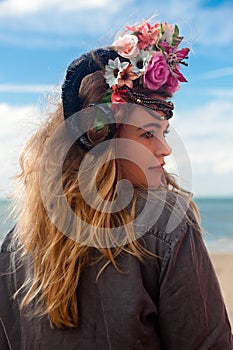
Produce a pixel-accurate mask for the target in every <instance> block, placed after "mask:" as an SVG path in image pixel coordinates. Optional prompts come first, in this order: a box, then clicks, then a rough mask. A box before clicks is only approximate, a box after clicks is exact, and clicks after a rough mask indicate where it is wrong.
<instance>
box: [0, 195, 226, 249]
mask: <svg viewBox="0 0 233 350" xmlns="http://www.w3.org/2000/svg"><path fill="white" fill-rule="evenodd" d="M194 201H195V203H196V204H197V206H198V209H199V211H200V214H201V227H202V229H203V238H204V241H205V244H206V246H207V249H208V251H209V253H233V198H228V197H225V198H194ZM10 210H11V202H10V200H1V199H0V243H1V241H2V240H3V238H4V236H5V235H6V234H7V232H8V231H9V230H10V229H11V228H12V227H13V226H14V222H13V221H12V219H10V218H9V217H8V214H9V212H10Z"/></svg>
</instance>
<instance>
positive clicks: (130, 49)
mask: <svg viewBox="0 0 233 350" xmlns="http://www.w3.org/2000/svg"><path fill="white" fill-rule="evenodd" d="M126 28H127V31H131V33H127V31H126V34H123V35H120V36H118V38H117V39H116V40H115V41H114V43H113V48H114V50H115V51H116V52H117V53H118V55H119V56H121V57H124V58H126V59H127V61H123V62H121V60H120V58H119V57H117V58H115V59H114V60H111V59H109V60H108V64H107V65H106V66H105V74H104V78H105V79H106V82H107V84H108V85H109V86H110V88H111V89H109V90H108V92H107V94H106V96H105V98H104V99H103V102H107V101H109V100H111V101H112V102H115V103H116V102H125V100H124V95H125V93H126V90H125V88H126V89H127V90H128V91H129V90H131V89H132V88H133V86H134V83H133V82H134V81H135V80H136V79H139V82H140V84H141V85H142V86H145V87H147V88H148V89H149V90H153V91H156V90H158V89H160V88H161V87H162V88H163V90H165V91H168V92H170V93H174V92H175V91H177V90H178V89H179V87H180V82H187V80H186V79H185V77H184V76H183V75H182V74H181V73H180V65H181V64H183V65H185V66H187V65H188V64H187V63H186V62H184V61H183V60H184V59H187V58H188V53H189V48H183V49H178V47H179V45H180V43H181V42H182V40H183V37H180V36H179V28H178V26H177V25H175V26H173V25H170V24H167V23H166V22H163V23H160V22H156V23H155V24H154V25H153V26H152V25H150V24H149V23H148V22H146V21H144V22H143V23H142V24H140V25H138V26H126Z"/></svg>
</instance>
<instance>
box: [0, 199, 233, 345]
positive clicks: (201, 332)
mask: <svg viewBox="0 0 233 350" xmlns="http://www.w3.org/2000/svg"><path fill="white" fill-rule="evenodd" d="M170 202H172V201H171V200H170ZM138 203H139V202H138ZM141 205H142V203H140V204H137V208H138V206H139V207H140V206H141ZM172 205H174V202H173V203H172ZM154 210H156V208H155V207H154ZM152 213H153V206H152ZM171 215H172V214H171V211H170V210H169V209H168V208H164V209H163V210H162V214H161V215H160V216H159V219H158V220H157V221H156V222H155V223H154V225H152V226H151V225H150V224H149V221H150V218H151V217H153V215H152V216H151V213H149V214H148V220H146V221H145V218H144V226H143V225H141V226H140V228H141V229H142V228H143V230H144V235H143V237H142V238H140V239H143V240H144V244H145V245H146V247H147V248H148V249H149V250H150V251H152V252H154V253H155V254H157V255H158V256H159V257H160V258H153V259H146V260H145V263H144V264H143V263H140V262H139V260H137V259H136V258H135V257H133V256H131V255H126V254H124V255H123V254H122V255H121V256H119V257H118V259H117V260H118V264H119V266H120V268H121V270H122V271H123V273H119V272H117V271H116V269H115V268H114V267H113V266H112V265H109V266H108V267H107V268H106V269H105V270H104V272H103V273H102V274H101V276H100V279H99V280H98V282H97V283H96V282H95V277H96V275H97V273H98V271H99V269H100V268H101V266H102V264H103V261H102V263H98V264H96V265H90V266H87V267H86V269H85V270H84V272H83V274H82V277H81V280H80V284H79V286H78V288H77V293H78V309H79V317H80V326H79V328H75V329H65V330H60V329H57V328H53V329H51V328H50V325H49V321H48V319H47V317H43V318H38V317H28V316H27V315H26V314H25V312H22V311H19V301H20V298H21V297H22V295H19V298H18V299H16V300H14V299H13V298H12V295H13V293H14V292H15V291H16V290H17V289H18V288H19V287H20V286H21V284H22V283H23V281H24V278H25V273H26V270H27V261H26V262H24V263H23V264H22V263H21V264H19V263H18V262H17V259H16V257H17V252H15V249H14V247H13V246H12V244H11V236H12V232H11V233H9V234H8V235H7V237H6V239H5V241H4V243H3V245H2V248H1V253H0V270H1V271H0V349H1V350H9V349H10V350H42V349H43V350H53V349H54V350H57V349H59V350H108V349H111V350H131V349H132V350H133V349H134V350H136V349H146V350H152V349H153V350H160V349H169V350H197V349H199V350H207V349H211V350H230V349H233V340H232V333H231V328H230V324H229V320H228V316H227V313H226V309H225V306H224V302H223V299H222V295H221V291H220V288H219V284H218V281H217V278H216V275H215V272H214V269H213V266H212V264H211V261H210V258H209V255H208V253H207V250H206V248H205V245H204V243H203V240H202V236H201V234H200V232H199V231H198V229H197V227H196V222H195V219H194V216H193V213H192V212H191V210H188V217H189V220H190V221H189V220H187V218H182V220H179V221H177V225H170V227H171V228H172V230H171V229H168V222H169V218H170V219H171ZM175 217H176V216H175ZM173 224H174V222H173ZM172 226H173V227H172ZM175 226H176V227H175ZM168 231H169V232H168ZM91 253H92V254H93V255H94V256H96V255H97V254H98V251H97V250H95V249H94V248H92V250H91ZM31 309H33V306H31V307H30V310H31ZM30 310H29V311H30ZM26 311H28V309H27V310H26Z"/></svg>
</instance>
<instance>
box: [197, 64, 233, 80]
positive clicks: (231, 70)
mask: <svg viewBox="0 0 233 350" xmlns="http://www.w3.org/2000/svg"><path fill="white" fill-rule="evenodd" d="M229 75H233V67H232V66H231V67H224V68H220V69H215V70H212V71H209V72H205V73H202V74H200V76H199V77H197V78H196V79H197V80H203V79H205V80H206V79H216V78H222V77H228V76H229Z"/></svg>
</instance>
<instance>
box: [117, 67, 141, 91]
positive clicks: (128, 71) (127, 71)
mask: <svg viewBox="0 0 233 350" xmlns="http://www.w3.org/2000/svg"><path fill="white" fill-rule="evenodd" d="M132 68H133V65H132V64H129V65H128V66H127V67H126V68H123V69H122V70H121V71H120V72H119V77H118V84H117V85H118V86H119V87H121V86H123V85H126V86H128V87H129V88H131V89H132V87H133V80H135V79H137V78H138V75H137V74H135V73H133V72H132Z"/></svg>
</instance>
